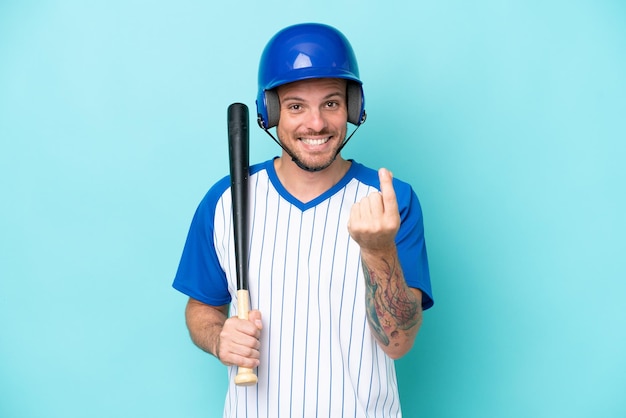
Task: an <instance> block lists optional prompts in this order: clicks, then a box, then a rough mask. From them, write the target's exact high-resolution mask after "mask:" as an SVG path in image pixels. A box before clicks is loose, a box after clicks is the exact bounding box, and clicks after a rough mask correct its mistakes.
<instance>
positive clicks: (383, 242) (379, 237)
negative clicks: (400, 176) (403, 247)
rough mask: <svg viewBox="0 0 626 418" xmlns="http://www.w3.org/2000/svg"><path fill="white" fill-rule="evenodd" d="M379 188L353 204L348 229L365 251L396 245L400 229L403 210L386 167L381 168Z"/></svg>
mask: <svg viewBox="0 0 626 418" xmlns="http://www.w3.org/2000/svg"><path fill="white" fill-rule="evenodd" d="M378 178H379V179H380V192H374V193H371V194H369V195H368V196H366V197H364V198H363V199H361V201H359V202H357V203H355V204H354V205H353V206H352V210H351V212H350V219H349V220H348V232H349V233H350V236H351V237H352V239H354V240H355V241H356V242H357V243H358V244H359V246H360V247H361V250H362V251H368V252H374V251H385V250H388V249H390V248H393V247H394V246H395V238H396V234H397V233H398V230H399V229H400V213H399V212H398V202H397V200H396V192H395V190H394V188H393V175H392V174H391V172H390V171H389V170H387V169H386V168H381V169H380V170H378Z"/></svg>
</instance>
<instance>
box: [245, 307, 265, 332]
mask: <svg viewBox="0 0 626 418" xmlns="http://www.w3.org/2000/svg"><path fill="white" fill-rule="evenodd" d="M248 321H251V322H252V323H253V324H254V325H256V327H257V328H258V329H262V328H263V321H262V320H261V312H260V311H258V310H256V309H253V310H251V311H250V312H248Z"/></svg>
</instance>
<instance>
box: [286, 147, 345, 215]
mask: <svg viewBox="0 0 626 418" xmlns="http://www.w3.org/2000/svg"><path fill="white" fill-rule="evenodd" d="M350 165H351V163H350V161H346V160H344V159H343V158H341V156H340V155H338V156H337V158H336V159H335V161H333V163H332V164H331V165H329V166H328V167H326V168H325V169H323V170H320V171H314V172H311V171H306V170H303V169H302V168H300V167H298V165H297V164H296V163H295V162H293V160H292V158H291V157H290V156H289V155H287V154H286V153H285V152H283V154H282V156H281V157H280V158H277V159H276V160H274V168H275V169H276V174H277V175H278V179H279V180H280V182H281V183H282V185H283V187H284V188H285V189H287V191H288V192H289V193H290V194H291V195H293V196H294V197H295V198H296V199H298V200H299V201H301V202H303V203H306V202H310V201H311V200H313V199H315V198H316V197H318V196H320V195H321V194H323V193H325V192H326V191H327V190H329V189H330V188H331V187H333V186H334V185H335V184H337V183H338V182H339V180H341V179H342V178H343V176H345V174H346V173H347V172H348V169H349V168H350Z"/></svg>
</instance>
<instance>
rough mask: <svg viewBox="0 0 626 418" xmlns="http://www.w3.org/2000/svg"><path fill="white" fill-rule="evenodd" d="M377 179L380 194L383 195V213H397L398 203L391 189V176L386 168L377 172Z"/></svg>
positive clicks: (394, 192)
mask: <svg viewBox="0 0 626 418" xmlns="http://www.w3.org/2000/svg"><path fill="white" fill-rule="evenodd" d="M378 179H379V180H380V193H381V194H382V195H383V205H384V211H385V212H387V211H392V212H397V211H398V202H397V200H396V191H395V190H394V188H393V175H392V174H391V172H390V171H389V170H387V169H386V168H381V169H380V170H378Z"/></svg>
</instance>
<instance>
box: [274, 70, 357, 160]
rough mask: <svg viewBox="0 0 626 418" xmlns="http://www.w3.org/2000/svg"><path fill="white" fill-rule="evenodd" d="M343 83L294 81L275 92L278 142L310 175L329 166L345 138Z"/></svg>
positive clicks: (345, 120)
mask: <svg viewBox="0 0 626 418" xmlns="http://www.w3.org/2000/svg"><path fill="white" fill-rule="evenodd" d="M346 87H347V82H346V80H342V79H337V78H320V79H311V80H302V81H296V82H294V83H290V84H285V85H282V86H280V87H278V89H277V93H278V99H279V101H280V119H279V122H278V126H277V128H276V133H277V134H278V138H279V139H280V141H281V143H282V144H283V146H284V147H285V148H287V149H288V150H289V152H290V153H291V154H292V155H291V156H292V157H295V158H296V159H297V160H298V161H299V163H300V165H302V166H304V167H306V168H307V169H308V170H309V171H319V170H322V169H324V168H326V167H328V166H330V165H331V164H332V163H333V161H335V157H336V156H337V153H338V150H339V148H340V147H341V144H342V143H343V140H344V138H345V137H346V131H347V119H348V111H347V102H346Z"/></svg>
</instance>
